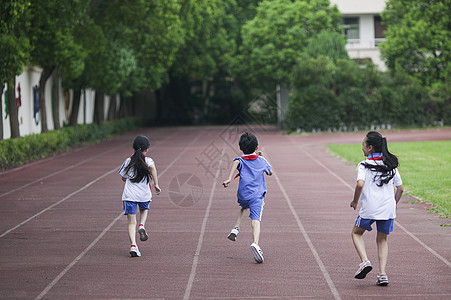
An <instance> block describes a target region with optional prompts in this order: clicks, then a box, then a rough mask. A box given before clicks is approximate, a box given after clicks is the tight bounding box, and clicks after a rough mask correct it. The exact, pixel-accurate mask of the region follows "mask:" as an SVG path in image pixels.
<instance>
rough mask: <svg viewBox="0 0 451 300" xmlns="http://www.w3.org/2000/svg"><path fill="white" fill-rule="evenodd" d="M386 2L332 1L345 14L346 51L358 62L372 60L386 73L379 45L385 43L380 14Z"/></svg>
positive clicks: (373, 0)
mask: <svg viewBox="0 0 451 300" xmlns="http://www.w3.org/2000/svg"><path fill="white" fill-rule="evenodd" d="M385 2H386V1H385V0H330V3H331V5H334V4H335V5H337V8H338V10H339V11H340V12H341V13H342V14H343V24H344V26H345V31H344V33H345V34H346V36H347V39H348V43H347V44H346V50H347V51H348V55H349V57H350V58H351V59H354V60H356V61H358V62H363V61H365V60H370V61H371V62H373V63H374V64H376V65H377V66H378V67H379V70H380V71H386V70H387V67H386V65H385V63H384V61H383V60H382V59H381V56H380V51H379V48H378V47H377V44H378V43H379V42H381V41H385V35H384V30H385V27H384V26H383V25H382V24H381V17H380V14H381V12H382V11H383V10H384V8H385Z"/></svg>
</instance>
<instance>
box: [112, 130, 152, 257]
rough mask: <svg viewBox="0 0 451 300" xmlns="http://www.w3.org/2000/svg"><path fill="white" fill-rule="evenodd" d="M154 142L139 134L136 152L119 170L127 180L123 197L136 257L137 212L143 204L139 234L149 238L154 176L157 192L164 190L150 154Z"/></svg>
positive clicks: (139, 254)
mask: <svg viewBox="0 0 451 300" xmlns="http://www.w3.org/2000/svg"><path fill="white" fill-rule="evenodd" d="M149 146H150V142H149V139H148V138H147V137H145V136H141V135H140V136H137V137H136V138H135V139H134V141H133V149H134V151H135V153H134V154H133V155H132V156H131V157H128V158H127V159H125V161H124V163H123V164H122V166H121V169H120V170H119V172H118V173H119V175H121V176H122V181H124V182H125V186H124V191H123V193H122V201H123V204H124V215H126V216H127V220H128V236H129V239H130V244H131V247H130V255H131V256H132V257H139V256H141V252H139V250H138V246H137V244H136V223H137V222H136V212H137V207H139V212H140V224H139V227H138V233H139V238H140V240H141V241H146V240H147V239H148V235H147V232H146V229H145V228H144V224H145V223H146V219H147V214H148V212H149V204H150V202H151V201H152V193H151V191H150V190H151V188H150V181H151V179H152V180H153V183H154V185H155V192H156V193H157V195H158V194H160V192H161V189H160V187H159V185H158V175H157V168H156V167H155V163H154V161H153V159H151V158H150V157H147V156H146V153H147V151H148V150H149Z"/></svg>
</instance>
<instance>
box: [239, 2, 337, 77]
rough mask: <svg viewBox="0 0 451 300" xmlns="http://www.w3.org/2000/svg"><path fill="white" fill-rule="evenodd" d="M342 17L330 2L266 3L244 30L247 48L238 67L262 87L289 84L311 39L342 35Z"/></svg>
mask: <svg viewBox="0 0 451 300" xmlns="http://www.w3.org/2000/svg"><path fill="white" fill-rule="evenodd" d="M340 21H341V16H340V14H339V12H338V10H337V8H336V6H333V7H331V6H330V4H329V1H328V0H311V1H300V0H295V1H291V0H273V1H268V0H266V1H263V2H261V3H260V5H259V6H258V8H257V15H256V16H255V18H254V19H253V20H251V21H249V22H247V23H246V24H245V25H244V26H243V28H242V33H241V34H242V39H243V44H242V45H241V46H240V48H239V51H240V54H239V55H238V57H237V60H236V63H235V67H236V69H237V70H238V72H239V73H240V74H244V76H245V78H247V80H249V81H252V82H254V83H259V84H260V85H261V84H263V83H264V82H273V81H274V80H275V79H276V78H278V79H279V80H282V81H288V78H289V74H290V72H291V70H292V68H293V66H294V65H295V64H296V61H297V59H298V58H299V57H300V55H301V53H302V52H303V51H304V49H305V47H306V45H307V41H308V39H309V38H310V37H312V36H314V35H317V34H318V33H320V32H321V31H323V30H327V31H331V32H339V31H340V29H339V24H340Z"/></svg>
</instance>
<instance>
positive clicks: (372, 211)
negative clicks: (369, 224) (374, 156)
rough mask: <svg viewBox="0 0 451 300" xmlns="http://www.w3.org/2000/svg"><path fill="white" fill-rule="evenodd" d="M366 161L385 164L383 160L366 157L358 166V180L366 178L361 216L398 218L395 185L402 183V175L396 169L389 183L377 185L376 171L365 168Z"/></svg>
mask: <svg viewBox="0 0 451 300" xmlns="http://www.w3.org/2000/svg"><path fill="white" fill-rule="evenodd" d="M364 163H369V164H383V162H382V161H374V160H369V159H366V160H364V161H361V162H360V163H359V165H358V166H357V181H358V180H364V181H365V183H364V185H363V189H362V194H361V196H360V203H361V208H360V212H359V216H360V217H361V218H364V219H372V220H388V219H394V218H396V200H395V189H394V187H393V185H395V186H400V185H402V180H401V175H400V174H399V171H398V169H397V168H396V169H395V176H394V177H393V178H392V179H391V180H390V182H389V183H387V184H384V185H382V186H380V187H379V186H377V184H378V183H379V182H376V181H374V175H375V174H377V173H376V172H375V171H371V170H370V169H368V168H365V166H364Z"/></svg>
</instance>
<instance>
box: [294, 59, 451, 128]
mask: <svg viewBox="0 0 451 300" xmlns="http://www.w3.org/2000/svg"><path fill="white" fill-rule="evenodd" d="M291 86H292V90H291V95H290V98H289V105H288V111H287V118H286V123H285V125H286V127H287V129H288V131H312V130H313V131H317V130H321V131H324V130H356V129H358V130H363V129H367V128H372V127H383V126H387V127H392V128H393V127H411V126H413V127H418V126H420V127H421V126H430V125H442V126H443V125H448V126H449V125H451V88H450V87H449V86H448V85H446V84H444V83H442V84H436V85H434V86H432V87H425V86H424V85H422V84H421V83H420V82H418V81H417V80H416V79H415V78H413V77H411V76H408V75H407V74H403V73H402V72H400V71H398V72H396V73H394V74H390V73H389V72H387V73H382V72H379V71H377V70H376V69H375V68H374V66H373V65H371V64H368V65H367V66H366V68H360V67H359V66H358V65H357V64H356V63H354V62H353V61H351V60H344V59H341V60H340V59H339V60H337V61H336V62H334V61H333V60H332V59H330V58H328V57H324V56H320V57H318V58H312V57H307V56H305V57H304V58H303V60H302V63H299V65H297V66H296V67H295V69H294V72H293V77H292V81H291Z"/></svg>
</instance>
